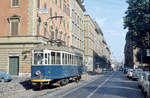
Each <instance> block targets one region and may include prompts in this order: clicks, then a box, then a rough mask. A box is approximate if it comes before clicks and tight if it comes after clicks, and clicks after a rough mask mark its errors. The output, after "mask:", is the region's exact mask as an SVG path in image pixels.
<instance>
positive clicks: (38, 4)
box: [37, 0, 41, 9]
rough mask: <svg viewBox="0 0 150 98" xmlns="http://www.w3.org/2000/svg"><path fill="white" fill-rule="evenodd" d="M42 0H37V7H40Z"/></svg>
mask: <svg viewBox="0 0 150 98" xmlns="http://www.w3.org/2000/svg"><path fill="white" fill-rule="evenodd" d="M40 4H41V0H37V8H38V9H40Z"/></svg>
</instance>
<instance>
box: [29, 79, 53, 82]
mask: <svg viewBox="0 0 150 98" xmlns="http://www.w3.org/2000/svg"><path fill="white" fill-rule="evenodd" d="M50 81H51V79H33V80H31V82H50Z"/></svg>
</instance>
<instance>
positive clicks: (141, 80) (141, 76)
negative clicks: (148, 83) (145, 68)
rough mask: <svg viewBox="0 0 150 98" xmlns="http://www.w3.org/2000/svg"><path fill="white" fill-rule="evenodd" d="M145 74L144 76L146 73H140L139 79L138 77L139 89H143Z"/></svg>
mask: <svg viewBox="0 0 150 98" xmlns="http://www.w3.org/2000/svg"><path fill="white" fill-rule="evenodd" d="M143 74H144V72H140V73H139V77H138V87H139V88H141V87H142V83H143Z"/></svg>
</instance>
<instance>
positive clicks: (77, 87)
mask: <svg viewBox="0 0 150 98" xmlns="http://www.w3.org/2000/svg"><path fill="white" fill-rule="evenodd" d="M100 77H102V76H100ZM100 77H98V78H100ZM98 78H96V79H98ZM96 79H94V80H92V81H90V82H88V83H86V84H84V85H82V86H79V87H76V88H74V89H73V90H70V91H69V92H67V93H65V94H64V95H61V97H59V98H63V97H64V96H66V95H68V94H70V93H72V92H74V91H76V90H77V89H79V88H81V87H83V86H85V85H88V84H90V83H91V82H93V81H95V80H96Z"/></svg>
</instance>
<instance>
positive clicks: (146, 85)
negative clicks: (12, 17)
mask: <svg viewBox="0 0 150 98" xmlns="http://www.w3.org/2000/svg"><path fill="white" fill-rule="evenodd" d="M142 92H143V93H144V95H145V96H146V98H150V72H144V74H143V83H142Z"/></svg>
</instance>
